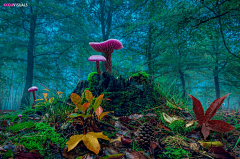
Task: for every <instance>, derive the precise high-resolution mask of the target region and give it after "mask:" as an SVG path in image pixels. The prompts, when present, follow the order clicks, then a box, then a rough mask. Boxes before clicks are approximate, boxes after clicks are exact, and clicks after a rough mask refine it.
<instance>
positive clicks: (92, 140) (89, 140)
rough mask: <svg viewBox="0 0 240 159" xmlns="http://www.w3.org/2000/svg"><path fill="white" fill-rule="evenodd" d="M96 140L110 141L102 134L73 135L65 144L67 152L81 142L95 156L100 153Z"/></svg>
mask: <svg viewBox="0 0 240 159" xmlns="http://www.w3.org/2000/svg"><path fill="white" fill-rule="evenodd" d="M97 138H101V139H105V140H110V139H109V138H108V137H107V136H105V135H104V134H103V133H102V132H99V133H95V132H88V133H87V134H86V135H84V134H82V135H74V136H71V137H70V139H69V140H68V141H67V142H66V144H67V147H68V152H69V151H71V150H72V149H74V148H75V147H76V146H77V144H78V143H79V142H80V141H83V143H84V145H85V146H86V147H87V148H88V149H89V150H91V151H93V152H94V153H95V154H98V153H99V151H100V145H99V142H98V140H97Z"/></svg>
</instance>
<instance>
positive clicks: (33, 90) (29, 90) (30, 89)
mask: <svg viewBox="0 0 240 159" xmlns="http://www.w3.org/2000/svg"><path fill="white" fill-rule="evenodd" d="M37 90H38V88H37V87H36V86H32V87H31V88H29V89H28V92H32V93H33V104H32V109H33V108H34V107H33V106H34V105H35V102H36V101H35V100H36V97H35V91H37Z"/></svg>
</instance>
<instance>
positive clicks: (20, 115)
mask: <svg viewBox="0 0 240 159" xmlns="http://www.w3.org/2000/svg"><path fill="white" fill-rule="evenodd" d="M18 117H19V123H21V117H22V114H19V115H18Z"/></svg>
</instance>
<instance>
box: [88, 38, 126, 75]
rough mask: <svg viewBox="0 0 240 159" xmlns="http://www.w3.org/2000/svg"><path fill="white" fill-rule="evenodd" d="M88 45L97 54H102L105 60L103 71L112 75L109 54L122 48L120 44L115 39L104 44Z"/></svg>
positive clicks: (94, 43) (91, 43)
mask: <svg viewBox="0 0 240 159" xmlns="http://www.w3.org/2000/svg"><path fill="white" fill-rule="evenodd" d="M89 45H90V46H91V47H92V48H93V50H95V51H97V52H102V53H104V56H105V58H106V60H107V61H106V62H105V63H104V66H105V71H107V70H108V71H109V72H110V73H112V60H111V54H112V53H113V51H114V50H119V49H121V48H123V46H122V43H121V42H120V41H119V40H117V39H109V40H107V41H104V42H100V43H99V42H90V43H89Z"/></svg>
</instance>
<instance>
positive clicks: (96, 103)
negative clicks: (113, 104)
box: [93, 94, 104, 112]
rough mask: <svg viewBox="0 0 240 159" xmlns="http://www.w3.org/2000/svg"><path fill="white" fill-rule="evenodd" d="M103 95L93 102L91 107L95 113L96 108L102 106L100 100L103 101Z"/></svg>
mask: <svg viewBox="0 0 240 159" xmlns="http://www.w3.org/2000/svg"><path fill="white" fill-rule="evenodd" d="M103 96H104V94H101V95H100V96H99V97H98V98H97V99H96V100H95V102H94V105H93V111H94V112H95V111H96V110H97V108H98V107H99V106H100V105H101V104H102V99H103Z"/></svg>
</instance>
